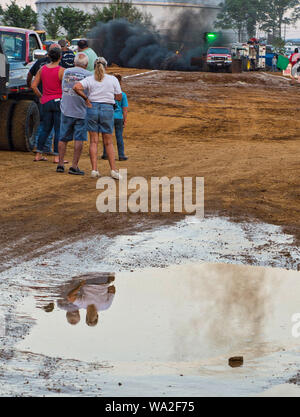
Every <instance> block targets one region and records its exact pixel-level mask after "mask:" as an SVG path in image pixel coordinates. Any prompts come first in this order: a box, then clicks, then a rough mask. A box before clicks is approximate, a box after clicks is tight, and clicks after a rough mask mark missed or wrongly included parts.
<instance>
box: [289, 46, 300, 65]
mask: <svg viewBox="0 0 300 417" xmlns="http://www.w3.org/2000/svg"><path fill="white" fill-rule="evenodd" d="M299 59H300V54H299V49H298V48H296V49H295V51H294V53H293V54H292V55H291V56H290V64H292V66H294V65H295V64H297V62H298V60H299Z"/></svg>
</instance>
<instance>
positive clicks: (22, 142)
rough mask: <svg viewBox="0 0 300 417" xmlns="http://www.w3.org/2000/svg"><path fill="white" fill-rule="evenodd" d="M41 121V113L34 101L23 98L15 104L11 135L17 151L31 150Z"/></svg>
mask: <svg viewBox="0 0 300 417" xmlns="http://www.w3.org/2000/svg"><path fill="white" fill-rule="evenodd" d="M39 123H40V113H39V109H38V106H37V105H36V103H35V102H34V101H31V100H21V101H18V102H17V104H16V105H15V109H14V114H13V117H12V124H11V136H12V143H13V148H14V150H15V151H24V152H30V151H32V149H33V147H34V141H35V135H36V131H37V128H38V126H39Z"/></svg>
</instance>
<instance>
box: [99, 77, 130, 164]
mask: <svg viewBox="0 0 300 417" xmlns="http://www.w3.org/2000/svg"><path fill="white" fill-rule="evenodd" d="M115 77H116V78H117V79H118V81H119V83H120V85H121V87H122V84H121V83H122V76H121V75H120V74H115ZM127 112H128V100H127V95H126V93H124V92H123V91H122V99H121V100H120V101H116V103H115V112H114V127H115V135H116V139H117V147H118V155H119V161H127V159H128V157H127V156H125V154H124V140H123V130H124V127H125V126H126V122H127ZM101 158H102V159H107V154H106V149H105V145H103V155H102V157H101Z"/></svg>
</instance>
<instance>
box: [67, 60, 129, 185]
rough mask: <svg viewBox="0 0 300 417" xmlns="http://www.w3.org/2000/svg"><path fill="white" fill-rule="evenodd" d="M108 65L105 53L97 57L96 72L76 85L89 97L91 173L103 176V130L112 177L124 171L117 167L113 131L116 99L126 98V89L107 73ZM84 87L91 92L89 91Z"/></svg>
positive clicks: (83, 94)
mask: <svg viewBox="0 0 300 417" xmlns="http://www.w3.org/2000/svg"><path fill="white" fill-rule="evenodd" d="M106 67H107V62H106V60H105V59H104V58H102V57H100V58H97V59H96V61H95V72H94V74H93V75H91V76H90V77H87V78H85V79H84V80H82V81H80V82H78V83H76V84H75V85H74V87H73V88H74V91H75V92H76V93H77V94H78V95H79V96H81V97H82V98H83V99H84V100H85V102H86V106H87V123H88V131H89V134H90V140H91V141H90V158H91V164H92V172H91V177H93V178H97V177H100V173H99V171H98V167H97V164H98V142H99V133H101V134H102V139H103V145H104V146H105V149H106V152H107V156H108V160H109V164H110V169H111V171H110V174H111V176H112V178H114V179H120V174H119V173H118V171H117V170H116V164H115V151H114V147H113V142H112V133H113V130H114V104H115V100H121V99H122V90H121V87H120V83H119V81H118V80H117V78H116V77H114V76H112V75H108V74H106V73H105V68H106ZM84 90H86V91H87V92H88V93H87V95H85V93H84Z"/></svg>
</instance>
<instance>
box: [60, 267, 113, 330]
mask: <svg viewBox="0 0 300 417" xmlns="http://www.w3.org/2000/svg"><path fill="white" fill-rule="evenodd" d="M81 278H85V279H84V280H81V281H80V282H79V284H77V285H76V286H75V288H73V289H72V290H71V291H69V292H68V294H67V295H66V296H65V297H64V299H63V300H60V301H59V302H58V306H59V307H60V308H61V309H63V310H67V313H66V318H67V321H68V323H70V324H72V325H75V324H77V323H79V321H80V312H79V310H80V309H85V310H86V324H87V325H88V326H96V324H97V323H98V318H99V314H98V312H99V311H104V310H108V309H109V307H110V306H111V304H112V302H113V299H114V296H115V293H116V288H115V286H114V285H111V283H112V282H113V281H114V277H113V276H112V275H107V274H91V275H86V276H83V277H81Z"/></svg>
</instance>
